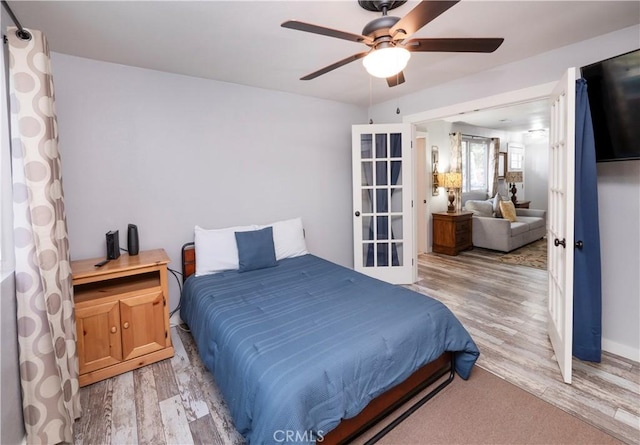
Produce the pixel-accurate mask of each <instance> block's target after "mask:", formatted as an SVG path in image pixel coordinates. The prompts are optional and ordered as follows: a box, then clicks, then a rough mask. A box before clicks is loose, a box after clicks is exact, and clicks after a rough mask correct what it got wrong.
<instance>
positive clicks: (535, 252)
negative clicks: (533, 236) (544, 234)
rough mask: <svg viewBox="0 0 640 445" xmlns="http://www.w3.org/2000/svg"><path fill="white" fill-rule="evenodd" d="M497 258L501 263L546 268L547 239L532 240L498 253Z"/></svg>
mask: <svg viewBox="0 0 640 445" xmlns="http://www.w3.org/2000/svg"><path fill="white" fill-rule="evenodd" d="M497 260H498V261H500V262H502V263H507V264H517V265H519V266H527V267H535V268H536V269H542V270H547V239H546V238H543V239H540V240H538V241H534V242H533V243H531V244H527V245H526V246H522V247H520V248H519V249H516V250H514V251H512V252H509V253H505V254H504V255H500V256H499V257H498V258H497Z"/></svg>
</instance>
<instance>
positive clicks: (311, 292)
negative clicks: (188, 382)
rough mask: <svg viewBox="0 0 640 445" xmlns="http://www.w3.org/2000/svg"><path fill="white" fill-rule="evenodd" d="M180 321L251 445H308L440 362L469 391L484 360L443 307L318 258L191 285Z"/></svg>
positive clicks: (194, 281) (308, 257)
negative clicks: (449, 355)
mask: <svg viewBox="0 0 640 445" xmlns="http://www.w3.org/2000/svg"><path fill="white" fill-rule="evenodd" d="M180 315H181V317H182V319H183V320H184V321H185V322H186V323H187V324H188V325H189V327H190V328H191V332H192V334H193V337H194V339H195V342H196V344H197V346H198V351H199V353H200V356H201V357H202V360H203V362H204V364H205V366H206V367H207V368H208V369H209V370H210V371H211V372H212V373H213V375H214V377H215V380H216V383H217V384H218V386H219V388H220V390H221V391H222V394H223V396H224V398H225V401H226V402H227V404H228V406H229V409H230V411H231V415H232V417H233V419H234V423H235V427H236V428H237V429H238V431H239V432H240V433H241V434H242V435H243V436H244V437H245V438H246V439H247V441H248V442H249V443H251V444H263V443H265V444H271V443H278V442H283V441H284V439H285V438H287V439H291V438H293V439H295V440H296V441H297V442H313V441H314V437H318V438H320V437H321V436H323V435H325V434H326V433H327V432H329V431H331V430H332V429H333V428H335V427H336V426H337V424H338V423H339V422H340V420H341V419H342V418H350V417H353V416H355V415H356V414H358V413H359V412H360V411H361V410H362V409H363V408H364V407H365V406H366V405H367V404H368V403H369V401H371V399H373V398H375V397H376V396H378V395H380V394H382V393H383V392H385V391H386V390H388V389H389V388H391V387H393V386H395V385H397V384H398V383H400V382H402V381H403V380H405V379H406V378H407V377H408V376H409V375H410V374H412V373H413V372H414V371H415V370H416V369H418V368H419V367H421V366H422V365H424V364H426V363H428V362H430V361H433V360H434V359H436V358H437V357H438V356H440V355H441V354H442V353H443V352H444V351H455V370H456V372H457V373H458V374H459V375H460V376H461V377H462V378H464V379H466V378H468V377H469V374H470V372H471V368H472V367H473V364H474V363H475V361H476V359H477V357H478V355H479V352H478V349H477V347H476V345H475V343H474V342H473V340H472V339H471V337H470V336H469V334H468V333H467V331H466V330H465V329H464V327H463V326H462V325H461V324H460V322H459V321H458V319H457V318H456V317H455V316H454V315H453V314H452V313H451V312H450V311H449V309H448V308H447V307H446V306H444V305H443V304H442V303H440V302H438V301H436V300H434V299H432V298H429V297H426V296H424V295H421V294H419V293H417V292H413V291H411V290H408V289H405V288H403V287H399V286H394V285H390V284H387V283H384V282H381V281H379V280H375V279H373V278H370V277H368V276H365V275H363V274H359V273H357V272H354V271H352V270H350V269H347V268H344V267H342V266H338V265H336V264H334V263H331V262H328V261H325V260H323V259H321V258H318V257H315V256H313V255H304V256H301V257H297V258H290V259H285V260H281V261H279V263H278V266H276V267H273V268H268V269H260V270H254V271H250V272H245V273H239V272H238V271H228V272H223V273H220V274H216V275H206V276H201V277H190V278H189V279H188V280H187V281H186V283H185V286H184V292H183V300H182V306H181V312H180ZM289 442H290V440H289Z"/></svg>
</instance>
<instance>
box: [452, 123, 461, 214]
mask: <svg viewBox="0 0 640 445" xmlns="http://www.w3.org/2000/svg"><path fill="white" fill-rule="evenodd" d="M449 143H450V145H451V160H450V162H449V171H450V172H451V173H455V172H459V173H462V133H460V132H457V133H449ZM455 193H456V202H455V204H456V210H460V209H462V190H456V192H455Z"/></svg>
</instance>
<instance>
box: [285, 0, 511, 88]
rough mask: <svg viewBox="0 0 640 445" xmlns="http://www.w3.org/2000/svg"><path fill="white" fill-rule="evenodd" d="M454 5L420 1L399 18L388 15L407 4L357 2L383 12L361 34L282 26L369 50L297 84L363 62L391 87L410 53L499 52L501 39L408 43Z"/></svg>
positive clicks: (398, 80)
mask: <svg viewBox="0 0 640 445" xmlns="http://www.w3.org/2000/svg"><path fill="white" fill-rule="evenodd" d="M458 1H460V0H455V1H441V0H436V1H429V0H424V1H421V2H420V3H419V4H418V5H417V6H416V7H415V8H413V9H412V10H411V11H409V13H408V14H407V15H405V16H404V17H402V18H399V17H393V16H389V15H387V13H388V11H390V10H392V9H395V8H397V7H398V6H401V5H403V4H405V3H406V2H407V0H400V1H391V0H375V1H366V0H358V4H359V5H360V6H361V7H362V8H364V9H366V10H367V11H376V12H382V17H378V18H376V19H374V20H372V21H370V22H369V23H367V24H366V25H365V27H364V28H363V30H362V34H352V33H350V32H345V31H339V30H336V29H331V28H326V27H324V26H319V25H312V24H310V23H305V22H300V21H298V20H288V21H286V22H284V23H282V25H281V26H282V27H283V28H289V29H296V30H298V31H305V32H310V33H314V34H320V35H324V36H329V37H335V38H338V39H343V40H349V41H352V42H359V43H364V44H365V45H367V46H368V47H369V48H370V49H369V50H367V51H363V52H361V53H358V54H354V55H352V56H349V57H347V58H344V59H342V60H339V61H338V62H335V63H332V64H331V65H328V66H325V67H324V68H321V69H319V70H317V71H314V72H313V73H311V74H307V75H306V76H304V77H301V78H300V80H311V79H315V78H316V77H318V76H321V75H323V74H326V73H328V72H330V71H333V70H335V69H336V68H340V67H341V66H344V65H346V64H348V63H351V62H353V61H355V60H358V59H362V58H363V57H364V60H363V64H364V66H365V68H366V69H367V71H368V72H369V74H371V75H372V76H375V77H380V78H386V79H387V84H388V85H389V86H390V87H393V86H396V85H400V84H401V83H403V82H404V80H405V79H404V73H403V71H402V70H404V68H405V67H406V65H407V62H408V61H409V58H410V57H411V53H412V52H475V53H491V52H493V51H495V50H496V49H498V47H499V46H500V45H501V44H502V42H503V41H504V39H502V38H443V39H409V37H410V36H411V35H412V34H414V33H415V32H416V31H418V30H419V29H420V28H422V27H423V26H425V25H426V24H428V23H429V22H431V21H432V20H434V19H435V18H436V17H438V16H439V15H440V14H442V13H444V12H445V11H447V10H448V9H449V8H451V7H453V6H454V5H455V4H456V3H458Z"/></svg>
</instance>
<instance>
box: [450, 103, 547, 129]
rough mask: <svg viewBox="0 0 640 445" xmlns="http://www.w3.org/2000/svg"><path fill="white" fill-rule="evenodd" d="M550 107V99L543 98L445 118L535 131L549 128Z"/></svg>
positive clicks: (495, 127) (490, 126) (481, 125)
mask: <svg viewBox="0 0 640 445" xmlns="http://www.w3.org/2000/svg"><path fill="white" fill-rule="evenodd" d="M550 109H551V103H550V101H549V99H543V100H537V101H532V102H526V103H522V104H517V105H509V106H506V107H496V108H491V109H487V110H481V111H473V112H469V113H463V114H458V115H455V116H451V117H449V118H445V119H443V120H445V121H447V122H453V123H460V124H467V125H473V126H476V127H482V128H491V129H494V130H502V131H512V132H535V131H537V130H544V129H548V128H549V121H550V118H551V116H550Z"/></svg>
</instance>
